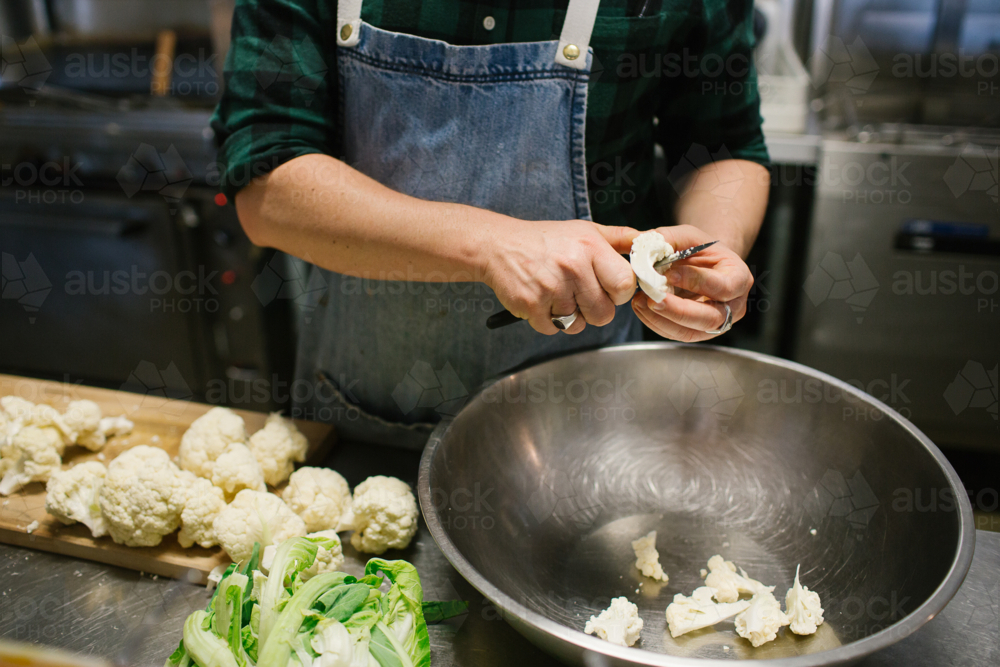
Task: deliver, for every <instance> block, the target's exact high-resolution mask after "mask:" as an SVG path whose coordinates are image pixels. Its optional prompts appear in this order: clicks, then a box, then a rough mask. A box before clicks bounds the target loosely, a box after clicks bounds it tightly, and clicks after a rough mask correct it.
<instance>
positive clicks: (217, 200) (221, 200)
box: [215, 192, 229, 206]
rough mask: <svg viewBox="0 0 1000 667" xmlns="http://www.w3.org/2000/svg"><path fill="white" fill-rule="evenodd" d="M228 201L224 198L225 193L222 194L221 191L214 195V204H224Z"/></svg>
mask: <svg viewBox="0 0 1000 667" xmlns="http://www.w3.org/2000/svg"><path fill="white" fill-rule="evenodd" d="M228 202H229V200H228V199H226V195H224V194H222V193H221V192H220V193H219V194H217V195H215V205H216V206H225V205H226V204H227V203H228Z"/></svg>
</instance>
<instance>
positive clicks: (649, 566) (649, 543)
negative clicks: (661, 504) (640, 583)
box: [632, 530, 670, 583]
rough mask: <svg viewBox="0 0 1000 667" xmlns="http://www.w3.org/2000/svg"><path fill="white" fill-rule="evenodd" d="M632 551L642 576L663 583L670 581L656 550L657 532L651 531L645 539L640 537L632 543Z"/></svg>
mask: <svg viewBox="0 0 1000 667" xmlns="http://www.w3.org/2000/svg"><path fill="white" fill-rule="evenodd" d="M632 550H633V551H634V552H635V566H636V567H637V568H639V571H640V572H642V576H644V577H649V578H650V579H657V580H659V581H662V582H663V583H667V582H668V581H670V577H668V576H667V575H666V574H665V573H664V572H663V568H662V567H661V566H660V552H659V551H657V550H656V531H655V530H654V531H651V532H650V533H649V534H648V535H646V536H645V537H640V538H639V539H637V540H634V541H633V542H632Z"/></svg>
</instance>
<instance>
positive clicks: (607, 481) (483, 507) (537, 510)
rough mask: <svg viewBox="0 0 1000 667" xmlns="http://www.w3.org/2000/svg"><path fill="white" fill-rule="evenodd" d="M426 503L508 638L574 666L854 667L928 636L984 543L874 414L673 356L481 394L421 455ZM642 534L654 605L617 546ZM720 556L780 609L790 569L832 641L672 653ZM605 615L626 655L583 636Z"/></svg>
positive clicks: (894, 425) (710, 640)
mask: <svg viewBox="0 0 1000 667" xmlns="http://www.w3.org/2000/svg"><path fill="white" fill-rule="evenodd" d="M887 380H888V378H887ZM877 387H879V384H877V383H876V384H874V385H872V388H873V389H875V388H877ZM419 495H420V504H421V507H422V509H423V513H424V516H425V518H426V521H427V525H428V527H429V529H430V531H431V534H432V535H433V536H434V539H435V540H436V541H437V543H438V546H440V547H441V549H442V551H443V552H444V554H445V556H446V557H447V558H448V559H449V560H450V561H451V563H452V564H453V565H454V566H455V568H456V569H457V570H458V571H459V572H460V573H461V574H462V575H463V576H464V577H465V578H466V579H468V581H469V582H470V583H471V584H472V585H473V586H475V587H476V588H477V589H478V590H479V591H480V592H482V593H483V595H485V596H486V597H487V598H488V599H489V600H491V601H492V602H493V603H494V604H495V605H496V606H497V607H498V608H499V609H500V611H501V613H502V615H503V618H504V619H506V620H507V621H508V622H509V623H511V624H512V625H513V626H514V627H515V628H516V629H517V630H518V631H520V632H521V633H522V634H523V635H525V636H526V637H527V638H528V639H530V640H531V641H532V642H534V643H535V644H537V645H538V646H540V647H541V648H543V649H544V650H546V651H548V652H549V653H551V654H552V655H554V656H556V657H558V658H560V659H562V660H563V661H565V662H568V663H575V664H587V665H604V664H607V665H706V664H711V662H712V661H713V660H716V661H721V660H728V659H733V658H753V659H759V660H765V661H766V662H767V664H780V665H783V666H789V667H791V666H799V665H803V666H804V665H832V664H841V663H848V662H852V661H855V660H857V659H859V658H860V657H862V656H864V655H867V654H869V653H871V652H873V651H877V650H878V649H880V648H882V647H884V646H888V645H889V644H891V643H893V642H896V641H898V640H900V639H902V638H903V637H905V636H907V635H909V634H910V633H912V632H913V631H914V630H916V629H917V628H919V627H920V626H921V625H922V624H923V623H925V622H926V621H928V620H929V619H931V618H933V617H934V615H935V614H936V613H938V612H939V611H940V610H941V609H942V608H943V607H944V606H945V604H946V603H947V602H948V601H949V600H950V599H951V597H952V596H953V595H954V593H955V591H957V590H958V588H959V586H960V585H961V583H962V580H963V579H964V578H965V575H966V572H967V571H968V567H969V563H970V561H971V560H972V552H973V547H974V540H975V537H974V535H975V531H974V529H973V520H972V509H971V507H970V505H969V501H968V498H967V497H966V495H965V493H964V491H963V487H962V485H961V482H960V481H959V478H958V476H957V475H956V474H955V471H954V470H953V469H952V467H951V466H950V465H949V464H948V462H947V461H946V460H945V458H944V456H943V455H942V454H941V452H940V451H939V450H938V449H937V447H935V446H934V444H933V443H931V441H930V440H928V439H927V437H926V436H924V435H923V434H922V433H921V432H920V431H919V430H917V429H916V428H915V427H914V426H913V425H912V424H911V423H910V422H908V421H907V420H906V419H904V418H903V417H902V416H900V415H899V414H898V413H896V412H895V411H893V410H892V409H890V408H889V407H888V406H886V405H885V404H883V403H881V402H880V401H878V400H875V399H874V398H872V397H871V396H869V395H868V394H865V393H862V392H861V391H859V390H857V389H855V388H854V387H853V386H851V385H849V384H846V383H844V382H840V381H839V380H836V379H834V378H832V377H830V376H828V375H824V374H822V373H819V372H817V371H814V370H811V369H809V368H806V367H804V366H800V365H798V364H794V363H790V362H786V361H783V360H779V359H775V358H772V357H767V356H763V355H759V354H754V353H749V352H739V351H732V350H726V349H722V348H712V347H705V346H690V345H675V344H670V343H659V344H639V345H629V346H623V347H615V348H606V349H603V350H598V351H593V352H585V353H579V354H574V355H571V356H567V357H563V358H560V359H556V360H554V361H549V362H545V363H542V364H540V365H537V366H534V367H532V368H528V369H526V370H523V371H520V372H517V373H514V374H512V375H509V376H507V377H504V378H502V379H501V380H500V381H499V382H497V383H496V384H494V385H492V386H490V387H488V388H486V389H485V390H483V391H480V392H479V393H477V394H476V395H475V396H473V397H472V398H470V399H469V401H468V403H467V404H466V406H465V407H464V408H463V409H462V411H461V412H460V413H459V414H458V415H457V416H456V417H455V418H454V419H453V420H451V421H448V422H445V423H442V424H440V425H439V426H438V428H437V429H436V430H435V432H434V434H433V435H432V437H431V441H430V443H429V444H428V446H427V449H426V450H425V452H424V455H423V459H422V462H421V468H420V481H419ZM653 529H655V530H656V531H657V542H656V543H657V547H658V549H659V552H660V561H661V563H662V564H663V567H664V570H665V571H666V572H667V573H668V574H669V576H670V582H669V583H668V584H666V585H663V584H658V583H656V582H654V581H653V580H651V579H646V578H644V577H642V576H641V575H640V573H639V571H638V570H637V569H636V568H635V556H634V555H633V552H632V549H631V546H630V542H631V540H633V539H635V538H637V537H640V536H642V535H645V534H646V533H647V532H649V531H650V530H653ZM717 553H718V554H722V555H724V556H725V557H726V558H727V559H730V560H733V561H735V562H736V564H737V565H739V566H741V567H743V568H745V569H746V570H747V572H748V573H749V575H750V576H752V577H754V578H756V579H758V580H760V581H762V582H764V583H765V584H773V585H775V586H776V589H775V593H776V595H777V597H778V598H779V599H780V600H781V601H782V604H784V594H785V591H786V590H787V588H788V587H789V586H790V585H791V583H792V580H793V578H794V575H795V569H796V567H797V566H798V565H799V564H801V568H802V569H801V580H802V582H803V583H804V584H805V585H806V586H808V587H809V588H811V589H813V590H815V591H817V592H819V594H820V596H821V598H822V601H823V606H824V607H825V609H826V623H825V624H823V625H822V626H821V627H820V629H819V632H817V633H816V634H815V635H812V636H808V637H799V636H797V635H794V634H792V633H791V632H789V630H788V628H784V629H783V630H782V631H781V633H780V634H779V636H778V639H777V640H775V641H773V642H771V643H769V644H766V645H764V646H762V647H760V648H757V649H754V648H752V647H751V646H750V644H749V642H747V641H746V640H744V639H742V638H740V637H738V636H737V635H736V633H735V629H734V626H733V623H732V621H729V622H724V623H720V624H719V625H717V626H716V627H715V628H709V629H707V630H703V631H699V632H694V633H691V634H689V635H684V636H681V637H679V638H677V639H673V638H671V636H670V634H669V633H668V632H666V622H665V618H664V610H665V609H666V606H667V605H668V604H669V603H670V601H671V600H672V598H673V596H674V594H675V593H684V594H690V593H691V591H692V590H693V589H694V588H696V587H697V586H699V585H702V584H703V580H702V579H701V577H700V576H699V570H700V569H701V568H704V567H705V566H706V561H707V560H708V558H709V557H710V556H712V555H713V554H717ZM617 596H625V597H627V598H628V599H629V600H631V601H633V602H635V603H636V604H637V605H638V606H639V610H640V614H641V616H642V619H643V621H644V627H643V630H642V638H641V640H640V642H639V643H638V644H637V645H636V647H634V648H625V647H619V646H615V645H612V644H610V643H608V642H605V641H603V640H600V639H598V638H596V637H594V636H590V635H586V634H584V633H583V628H584V625H585V623H586V621H587V619H588V618H589V617H590V616H591V615H594V614H597V613H599V612H600V611H601V610H602V609H604V608H605V607H607V606H608V604H609V602H610V599H611V598H614V597H617ZM706 661H707V662H706ZM719 664H721V662H720V663H719Z"/></svg>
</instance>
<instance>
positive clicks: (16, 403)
mask: <svg viewBox="0 0 1000 667" xmlns="http://www.w3.org/2000/svg"><path fill="white" fill-rule="evenodd" d="M34 407H35V404H34V403H32V402H31V401H29V400H27V399H25V398H21V397H20V396H4V397H3V398H0V409H2V410H3V411H4V414H6V415H7V416H8V417H9V418H10V420H11V421H19V422H21V423H22V424H23V423H24V422H26V421H28V417H29V416H30V415H31V409H32V408H34Z"/></svg>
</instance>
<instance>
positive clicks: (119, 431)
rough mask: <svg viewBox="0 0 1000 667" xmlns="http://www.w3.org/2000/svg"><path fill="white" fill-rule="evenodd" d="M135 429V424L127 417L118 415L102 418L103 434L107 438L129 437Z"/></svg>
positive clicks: (101, 427)
mask: <svg viewBox="0 0 1000 667" xmlns="http://www.w3.org/2000/svg"><path fill="white" fill-rule="evenodd" d="M133 428H135V424H133V423H132V421H131V420H130V419H128V418H126V417H125V415H118V416H117V417H101V425H100V429H101V433H103V434H104V437H105V438H110V437H112V436H115V435H128V434H129V433H131V432H132V429H133Z"/></svg>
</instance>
